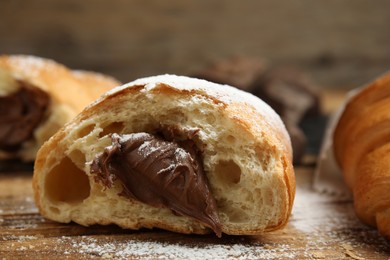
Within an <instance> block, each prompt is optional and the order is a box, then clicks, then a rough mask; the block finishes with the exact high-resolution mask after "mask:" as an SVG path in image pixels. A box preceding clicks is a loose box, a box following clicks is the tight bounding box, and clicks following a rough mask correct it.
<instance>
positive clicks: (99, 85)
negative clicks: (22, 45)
mask: <svg viewBox="0 0 390 260" xmlns="http://www.w3.org/2000/svg"><path fill="white" fill-rule="evenodd" d="M0 71H1V73H0V96H7V95H9V94H11V93H13V92H16V91H17V90H18V83H17V80H18V81H23V82H26V83H28V84H30V85H32V86H34V87H37V88H39V89H41V90H43V91H45V92H46V93H47V94H48V95H49V96H50V104H49V107H48V109H47V111H46V112H45V113H46V114H45V118H44V120H43V121H42V122H41V123H40V125H39V126H38V127H37V128H36V129H35V131H34V134H33V137H32V138H31V139H30V140H28V141H26V142H25V143H23V144H22V146H21V148H20V149H18V150H17V151H15V152H9V151H7V152H5V151H1V150H0V159H11V158H18V159H21V160H24V161H33V160H34V159H35V156H36V152H37V150H38V149H39V147H40V146H41V145H42V144H43V143H44V142H45V141H46V140H48V139H49V138H50V136H52V135H53V134H54V133H55V132H56V131H57V130H58V129H60V128H61V127H62V126H63V125H64V124H65V123H66V122H68V121H70V120H71V119H72V118H74V117H75V116H76V115H77V114H78V113H80V112H81V111H82V110H83V109H84V108H85V107H86V106H87V105H88V104H90V103H91V102H92V101H94V100H96V99H97V98H98V97H99V96H100V95H102V94H103V93H104V92H106V91H108V90H110V89H112V88H113V87H115V86H119V85H120V84H121V83H119V82H118V81H117V80H115V79H113V78H111V77H108V76H105V75H102V74H99V73H94V72H84V71H72V70H70V69H68V68H67V67H65V66H63V65H61V64H59V63H57V62H55V61H53V60H49V59H44V58H39V57H35V56H27V55H3V56H0Z"/></svg>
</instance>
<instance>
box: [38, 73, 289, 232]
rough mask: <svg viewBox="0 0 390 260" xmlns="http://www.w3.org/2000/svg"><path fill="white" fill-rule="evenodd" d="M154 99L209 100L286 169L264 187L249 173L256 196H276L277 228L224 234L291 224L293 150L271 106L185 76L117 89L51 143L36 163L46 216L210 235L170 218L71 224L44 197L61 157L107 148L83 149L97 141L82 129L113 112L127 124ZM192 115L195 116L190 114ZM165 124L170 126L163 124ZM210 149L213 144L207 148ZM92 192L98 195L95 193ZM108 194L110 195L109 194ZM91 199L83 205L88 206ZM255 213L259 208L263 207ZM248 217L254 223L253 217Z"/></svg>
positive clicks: (228, 228) (257, 150)
mask: <svg viewBox="0 0 390 260" xmlns="http://www.w3.org/2000/svg"><path fill="white" fill-rule="evenodd" d="M160 80H161V82H160ZM154 81H156V82H154ZM198 84H199V85H198ZM149 95H150V96H153V98H151V100H153V101H155V100H156V99H158V98H160V97H164V98H165V99H167V100H172V101H173V100H192V98H193V97H197V98H198V100H200V101H202V102H203V101H204V102H205V104H207V105H209V106H212V107H213V109H214V110H216V111H217V112H216V113H218V114H219V115H221V117H222V118H224V120H225V119H226V120H225V121H226V122H228V124H229V126H230V124H232V125H234V129H235V131H236V132H237V133H236V134H237V135H238V137H239V138H241V136H245V138H244V139H245V141H247V142H248V144H249V143H250V144H255V145H254V154H255V157H257V158H258V161H266V162H268V161H270V160H269V159H270V158H268V157H272V159H273V160H272V163H273V164H275V167H280V168H278V169H274V168H272V166H269V167H270V172H269V175H272V176H264V177H263V178H271V179H270V180H268V181H269V182H270V183H269V184H263V183H262V182H261V181H259V180H258V178H261V176H258V177H256V175H260V172H256V171H253V172H248V173H246V174H247V175H253V176H250V177H251V178H254V179H256V180H257V181H259V183H258V184H257V185H258V186H256V188H257V189H255V190H256V191H255V190H253V191H252V187H250V191H251V192H260V191H261V190H262V189H263V188H266V189H267V192H268V193H271V194H272V195H269V196H266V197H265V200H264V201H263V203H265V204H268V203H270V204H271V205H273V204H272V203H274V205H273V206H270V207H274V208H273V209H275V208H277V210H276V211H275V212H277V213H275V215H274V219H273V220H272V223H273V224H272V225H268V226H261V227H258V228H255V227H252V228H250V229H248V228H244V227H240V226H239V225H238V226H237V225H230V224H229V223H225V224H224V225H225V226H223V232H224V233H227V234H236V235H243V234H246V235H254V234H260V233H263V232H264V231H271V230H275V229H278V228H281V227H283V226H284V225H285V224H286V223H287V220H288V218H289V216H290V213H291V210H292V205H293V201H294V196H295V176H294V169H293V166H292V150H291V144H290V140H289V136H288V134H287V131H286V129H285V128H284V125H283V123H282V122H281V120H280V118H279V117H278V116H277V115H276V113H275V112H274V111H273V110H272V109H270V108H269V107H268V106H267V105H265V104H263V103H262V102H261V101H260V100H258V99H257V98H255V97H253V96H251V95H249V94H246V93H243V92H241V91H238V90H236V89H233V88H231V87H228V86H219V85H215V84H212V83H209V82H205V81H197V80H193V79H187V78H185V77H175V76H169V75H168V76H158V77H156V78H149V79H143V80H140V81H135V82H133V83H129V84H126V85H124V86H121V87H118V88H115V89H113V90H112V91H110V92H108V93H106V94H105V95H104V96H102V97H101V98H100V99H99V100H97V101H96V102H94V103H93V104H92V105H90V106H88V107H87V108H86V109H85V110H84V111H83V112H82V113H80V114H79V115H78V116H77V117H76V118H75V119H74V120H72V121H71V122H69V123H68V124H67V125H66V126H65V127H64V128H62V129H61V130H60V131H59V132H58V133H57V134H56V135H54V136H53V137H52V138H51V139H50V140H49V141H48V142H47V143H45V145H44V146H43V147H42V148H41V149H40V151H39V153H38V156H37V160H36V162H35V170H34V177H33V187H34V195H35V200H36V204H37V207H38V208H39V209H40V212H41V213H42V215H44V216H46V217H48V218H51V219H54V220H57V221H63V222H68V221H70V220H73V221H76V222H78V223H80V224H83V225H92V224H112V223H114V224H117V225H119V226H122V227H124V228H131V229H138V228H141V227H147V228H153V227H159V228H164V229H167V230H172V231H176V232H181V233H196V234H203V233H209V232H210V230H209V229H208V228H207V227H204V226H203V225H201V224H199V223H198V222H197V221H194V220H185V221H184V223H186V224H183V223H175V222H168V218H166V220H161V219H164V218H160V219H159V220H148V219H144V217H143V218H142V219H141V220H139V219H138V220H131V219H129V218H126V217H123V218H121V219H113V218H112V217H110V216H108V217H98V216H97V217H96V218H89V219H87V220H85V219H81V218H80V216H77V217H74V218H71V219H70V220H69V219H66V218H63V217H62V216H55V215H53V214H52V213H51V212H49V211H50V210H48V209H49V208H50V205H49V206H48V205H46V204H47V203H49V202H48V200H47V198H46V197H45V195H44V194H45V191H44V182H45V178H46V176H47V175H48V174H51V173H50V169H51V168H53V167H54V166H53V165H55V164H56V160H61V158H63V157H64V156H69V154H72V152H74V150H71V149H70V148H69V146H71V145H72V147H76V146H77V149H78V151H80V150H83V148H85V150H87V151H95V153H98V152H99V150H101V149H103V148H104V147H103V148H101V147H98V146H97V145H95V144H93V143H92V144H89V145H91V147H87V146H86V145H87V144H86V143H85V142H86V141H83V142H84V143H83V144H82V145H81V146H78V144H77V140H76V139H73V138H83V140H87V139H88V140H96V137H94V136H93V134H91V135H89V136H88V137H85V136H84V137H83V136H78V128H81V125H84V124H86V125H88V124H90V123H92V122H93V124H94V125H95V128H94V129H96V128H97V126H96V125H99V124H101V123H102V122H101V121H102V120H103V119H102V118H104V115H105V114H107V113H111V114H109V116H108V118H110V120H109V121H110V122H113V121H117V120H122V121H123V120H124V119H126V118H120V116H118V114H119V113H121V112H123V111H122V110H125V111H129V110H126V109H125V104H128V103H131V102H133V101H136V100H138V98H145V97H147V96H149ZM130 97H131V99H130ZM258 102H259V103H258ZM142 104H143V103H142ZM191 104H192V103H191ZM193 105H194V106H197V103H196V102H194V103H193ZM122 106H123V108H122ZM155 106H156V107H157V109H156V110H159V107H160V106H161V109H162V106H163V104H156V105H155ZM149 109H152V108H149V107H147V105H145V107H144V108H139V112H145V111H147V110H149ZM108 111H109V112H108ZM113 111H116V112H113ZM194 113H195V112H194ZM125 114H126V116H127V115H128V114H127V112H126V113H125ZM136 114H137V113H136ZM188 116H192V115H190V114H189V115H188ZM136 118H137V116H136ZM161 120H163V119H161ZM127 121H130V122H128V123H129V124H131V120H127ZM157 121H158V120H157ZM85 122H89V123H85ZM160 123H164V122H162V121H160ZM137 127H138V126H137ZM91 131H94V130H91ZM99 131H100V130H99ZM99 133H101V132H99ZM73 136H77V137H73ZM98 136H99V138H103V137H102V136H101V134H100V135H99V134H98ZM80 144H81V142H80ZM206 145H209V144H207V143H206ZM215 152H218V151H215ZM84 156H85V157H87V158H91V157H93V153H92V156H91V155H84ZM264 157H267V158H264ZM270 162H271V161H270ZM88 164H89V162H88V159H87V162H86V164H85V165H88ZM262 167H264V168H267V167H268V165H263V166H262ZM88 169H89V168H88V167H85V168H84V169H83V171H85V173H86V174H87V175H89V172H88ZM264 171H265V170H264ZM208 174H209V175H213V174H214V173H213V172H211V171H209V172H208ZM209 177H213V176H209ZM92 180H93V178H92V177H90V183H91V184H90V186H91V187H92V188H91V190H95V189H101V188H98V187H97V186H98V184H96V183H95V182H94V181H92ZM209 181H210V182H215V181H216V180H215V179H212V180H211V179H210V178H209ZM262 185H264V186H265V187H263V186H262ZM214 186H217V184H215V183H214ZM244 188H245V187H244ZM91 192H92V193H93V192H94V191H91ZM99 192H101V191H99ZM106 192H108V191H107V190H106ZM230 192H231V191H229V190H228V189H227V190H224V191H222V195H221V196H223V194H226V195H227V194H229V193H230ZM268 193H267V194H268ZM275 194H277V195H275ZM91 196H92V195H91ZM114 196H116V195H114ZM253 196H255V195H253ZM259 196H260V195H259ZM89 199H93V198H88V199H86V200H89ZM115 199H118V200H119V199H120V200H122V198H120V197H118V198H117V197H115ZM268 199H269V201H268ZM86 200H84V201H83V202H80V203H81V204H82V203H88V202H87V201H86ZM121 203H122V202H121ZM123 203H128V202H123ZM139 204H140V203H139V202H136V201H132V202H131V205H137V206H139ZM95 205H96V204H95ZM55 207H57V205H55ZM59 207H61V206H59ZM81 207H83V206H80V207H79V208H78V210H81ZM143 207H144V206H143ZM258 207H263V205H259V206H258ZM254 208H257V206H256V207H254ZM164 214H165V213H164ZM171 215H172V216H169V218H174V219H176V218H177V216H174V215H173V214H171ZM248 217H249V218H250V219H251V216H248ZM252 218H253V217H252Z"/></svg>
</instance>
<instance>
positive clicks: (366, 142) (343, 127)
mask: <svg viewBox="0 0 390 260" xmlns="http://www.w3.org/2000/svg"><path fill="white" fill-rule="evenodd" d="M333 146H334V154H335V158H336V159H337V161H338V163H339V165H340V166H341V168H342V171H343V175H344V179H345V182H346V184H347V185H348V187H349V188H350V189H351V191H352V192H353V197H354V207H355V211H356V214H357V216H358V217H359V219H360V220H362V221H363V222H364V223H366V224H368V225H371V226H374V227H377V228H378V230H379V232H380V233H381V234H383V235H385V236H387V237H390V192H389V190H390V73H387V74H385V75H383V76H381V77H379V78H378V79H376V80H375V81H373V82H372V83H370V84H368V85H367V86H365V87H364V88H362V89H361V90H360V91H359V92H358V93H357V94H356V95H354V96H353V97H352V98H351V99H350V100H349V101H348V102H347V104H346V107H345V109H344V111H343V112H342V115H341V117H340V120H339V122H338V124H337V127H336V129H335V132H334V136H333Z"/></svg>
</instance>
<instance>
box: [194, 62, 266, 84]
mask: <svg viewBox="0 0 390 260" xmlns="http://www.w3.org/2000/svg"><path fill="white" fill-rule="evenodd" d="M266 67H267V65H266V63H265V62H264V61H262V60H258V59H250V58H244V57H233V58H230V59H227V60H222V61H219V62H216V63H213V64H211V65H210V67H208V68H206V69H205V70H203V71H199V72H198V73H195V74H193V75H192V77H195V78H200V79H205V80H208V81H211V82H215V83H220V84H227V85H231V86H235V87H237V88H239V89H242V90H245V91H247V92H252V88H253V82H255V81H256V79H257V78H258V77H259V75H261V74H262V73H263V72H264V71H265V69H266Z"/></svg>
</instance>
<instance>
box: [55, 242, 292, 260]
mask: <svg viewBox="0 0 390 260" xmlns="http://www.w3.org/2000/svg"><path fill="white" fill-rule="evenodd" d="M62 240H66V238H65V237H63V238H62ZM70 244H71V246H72V248H73V249H75V250H77V252H78V253H82V254H92V255H97V256H100V257H103V258H127V257H135V258H143V257H152V258H153V259H172V258H174V259H259V258H263V259H264V258H268V259H269V258H278V259H279V258H283V259H286V258H289V259H294V258H295V257H296V254H295V253H294V252H293V251H292V250H290V247H289V245H287V244H284V245H279V247H277V248H273V249H269V248H265V247H264V245H261V244H258V245H257V246H256V245H254V244H251V245H244V244H234V245H223V244H219V245H215V244H213V245H210V244H208V245H203V246H202V245H185V244H180V243H174V244H173V243H164V242H157V241H136V240H130V241H127V242H120V243H118V242H108V243H104V244H101V243H99V241H98V240H97V239H95V238H89V237H83V238H82V241H70ZM68 253H69V252H68Z"/></svg>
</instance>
